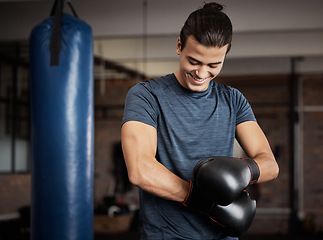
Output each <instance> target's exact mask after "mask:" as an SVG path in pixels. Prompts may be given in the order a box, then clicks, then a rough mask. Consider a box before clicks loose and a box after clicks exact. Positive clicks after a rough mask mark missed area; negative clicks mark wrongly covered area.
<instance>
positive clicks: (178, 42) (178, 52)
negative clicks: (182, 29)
mask: <svg viewBox="0 0 323 240" xmlns="http://www.w3.org/2000/svg"><path fill="white" fill-rule="evenodd" d="M181 48H182V44H181V38H178V39H177V44H176V53H177V55H180V54H181V52H182V50H181Z"/></svg>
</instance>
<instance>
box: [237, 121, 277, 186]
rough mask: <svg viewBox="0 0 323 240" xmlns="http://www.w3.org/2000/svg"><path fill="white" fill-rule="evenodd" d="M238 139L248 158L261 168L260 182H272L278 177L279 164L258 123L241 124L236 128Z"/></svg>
mask: <svg viewBox="0 0 323 240" xmlns="http://www.w3.org/2000/svg"><path fill="white" fill-rule="evenodd" d="M236 137H237V140H238V142H239V143H240V145H241V147H242V148H243V149H244V151H245V153H246V154H247V156H248V157H250V158H252V159H254V160H255V161H256V162H257V164H258V166H259V168H260V176H259V180H258V182H265V181H270V180H272V179H274V178H276V177H277V176H278V173H279V167H278V164H277V162H276V160H275V157H274V154H273V153H272V151H271V148H270V146H269V143H268V141H267V138H266V136H265V134H264V133H263V131H262V130H261V128H260V127H259V125H258V123H257V122H254V121H248V122H244V123H241V124H239V125H238V126H237V127H236Z"/></svg>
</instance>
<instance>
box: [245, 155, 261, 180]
mask: <svg viewBox="0 0 323 240" xmlns="http://www.w3.org/2000/svg"><path fill="white" fill-rule="evenodd" d="M242 160H243V161H245V162H246V163H247V165H248V167H249V169H250V172H251V179H250V184H254V183H256V182H257V181H258V178H259V176H260V170H259V166H258V164H257V163H256V162H255V161H254V160H253V159H251V158H243V159H242Z"/></svg>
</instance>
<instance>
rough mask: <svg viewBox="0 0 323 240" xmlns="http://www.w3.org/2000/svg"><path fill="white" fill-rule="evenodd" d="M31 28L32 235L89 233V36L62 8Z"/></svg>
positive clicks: (36, 238)
mask: <svg viewBox="0 0 323 240" xmlns="http://www.w3.org/2000/svg"><path fill="white" fill-rule="evenodd" d="M63 5H64V2H63V0H58V1H55V3H54V7H53V9H52V13H51V16H50V17H49V18H47V19H45V20H44V21H43V22H41V23H40V24H39V25H37V26H35V27H34V28H33V30H32V32H31V36H30V93H31V151H32V167H31V171H32V199H31V239H33V240H44V239H46V240H72V239H73V240H92V239H93V168H94V154H93V137H94V122H93V38H92V30H91V27H90V26H89V25H88V24H86V23H85V22H83V21H81V20H80V19H78V18H77V17H74V16H72V15H69V14H66V13H64V12H63Z"/></svg>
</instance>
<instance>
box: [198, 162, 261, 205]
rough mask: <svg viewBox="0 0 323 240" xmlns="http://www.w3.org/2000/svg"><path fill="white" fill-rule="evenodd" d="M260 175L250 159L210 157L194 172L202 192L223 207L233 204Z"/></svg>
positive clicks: (199, 164)
mask: <svg viewBox="0 0 323 240" xmlns="http://www.w3.org/2000/svg"><path fill="white" fill-rule="evenodd" d="M259 175H260V172H259V167H258V165H257V163H256V162H255V161H254V160H252V159H250V158H244V159H241V158H231V157H209V158H205V159H203V160H201V161H200V162H198V163H197V164H196V166H195V167H194V170H193V177H194V179H195V182H196V183H195V184H196V186H198V187H199V189H200V191H201V192H203V193H204V194H206V195H207V196H209V197H210V198H211V199H212V200H213V201H214V202H216V203H217V204H220V205H223V206H225V205H228V204H230V203H231V202H233V200H234V199H236V198H237V197H238V196H239V195H240V194H241V192H242V191H243V190H244V189H246V187H248V185H250V184H252V183H255V182H256V181H257V180H258V178H259Z"/></svg>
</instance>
